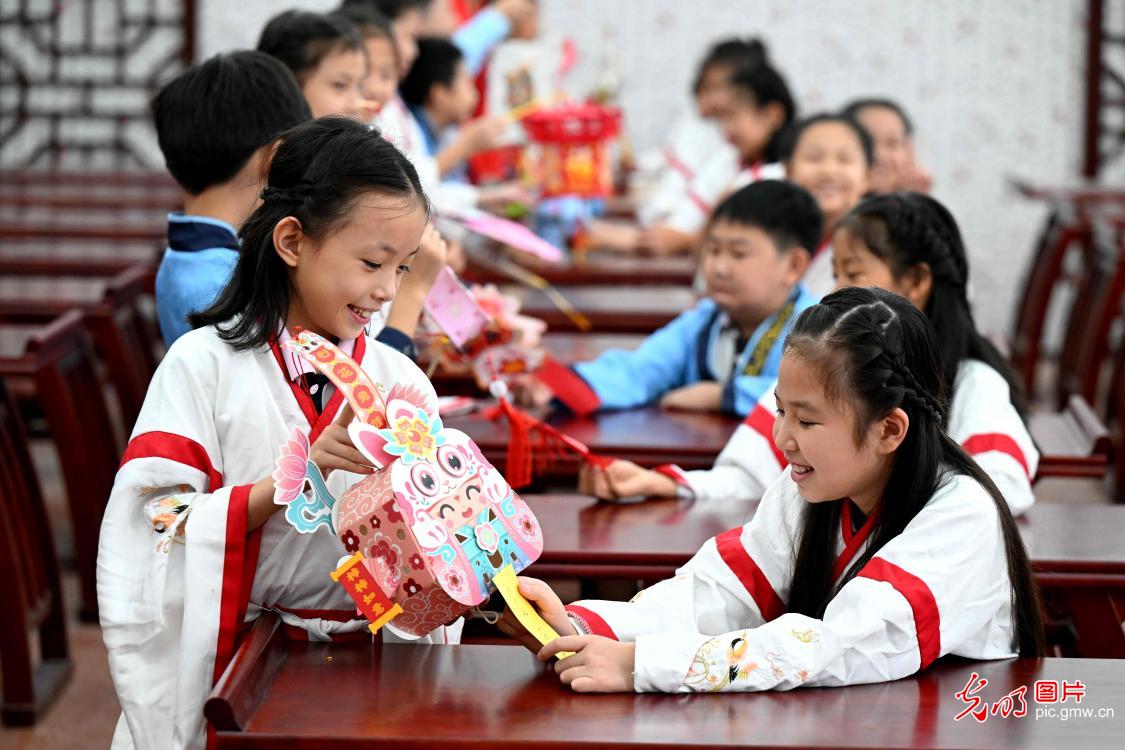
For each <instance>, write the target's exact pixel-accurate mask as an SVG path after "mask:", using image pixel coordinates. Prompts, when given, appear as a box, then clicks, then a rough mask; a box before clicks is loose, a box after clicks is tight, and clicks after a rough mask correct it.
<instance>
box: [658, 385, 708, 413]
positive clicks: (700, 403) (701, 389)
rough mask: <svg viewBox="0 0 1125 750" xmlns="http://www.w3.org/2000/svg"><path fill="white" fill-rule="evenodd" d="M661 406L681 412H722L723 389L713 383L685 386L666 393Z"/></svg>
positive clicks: (661, 400)
mask: <svg viewBox="0 0 1125 750" xmlns="http://www.w3.org/2000/svg"><path fill="white" fill-rule="evenodd" d="M660 406H661V407H663V408H665V409H679V410H681V411H720V410H721V409H722V407H723V387H722V385H720V384H719V383H715V382H712V381H707V382H703V383H693V384H692V385H685V386H684V387H683V388H677V389H676V390H674V391H668V392H667V393H665V394H664V398H662V399H660Z"/></svg>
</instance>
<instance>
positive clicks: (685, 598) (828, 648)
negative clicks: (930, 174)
mask: <svg viewBox="0 0 1125 750" xmlns="http://www.w3.org/2000/svg"><path fill="white" fill-rule="evenodd" d="M776 394H777V405H778V410H777V417H776V419H775V422H774V427H773V435H774V440H775V442H776V444H777V446H778V447H779V448H780V449H781V450H782V451H783V452H784V455H785V457H786V459H787V460H788V461H789V464H790V465H789V467H788V468H787V469H786V470H785V471H784V472H783V473H782V475H781V477H779V478H778V479H777V481H775V482H774V483H773V484H772V485H771V486H770V487H769V489H768V490H767V491H766V493H765V495H764V497H763V498H762V501H761V504H760V505H759V507H758V510H757V512H756V513H755V514H754V517H753V519H751V521H750V522H749V523H748V524H746V525H745V526H743V527H736V528H734V529H732V530H730V531H728V532H725V533H723V534H720V535H719V536H717V537H715V538H714V539H711V540H710V541H708V542H707V543H706V544H705V545H704V546H703V548H702V549H701V550H700V551H699V552H698V553H697V554H696V555H695V557H693V558H692V559H691V560H690V561H689V562H688V563H687V564H686V565H685V566H684V567H682V568H681V569H680V570H678V571H677V574H676V577H675V578H672V579H669V580H666V581H662V582H661V583H658V584H656V585H655V586H652V587H650V588H648V589H645V590H644V591H642V592H641V593H640V594H638V595H637V596H636V597H634V598H633V600H632V601H630V602H628V603H622V602H607V601H582V602H577V603H575V604H572V605H570V606H568V607H565V608H564V607H563V605H562V604H561V602H560V601H559V599H558V597H557V596H556V595H555V594H554V593H553V592H552V591H551V590H550V588H548V587H547V585H546V584H544V583H542V582H541V581H537V580H535V579H531V578H521V580H520V591H521V593H523V594H524V595H525V596H526V597H527V598H529V599H531V600H533V601H534V602H535V603H536V605H537V606H538V608H539V610H540V612H541V613H542V614H543V616H544V617H545V618H546V619H547V620H548V622H550V623H551V624H552V625H553V626H554V627H555V628H556V629H557V630H558V631H559V632H560V633H562V634H563V635H562V636H561V637H559V638H558V639H556V640H554V641H552V642H551V643H549V644H547V645H546V646H544V647H543V648H542V649H540V648H538V645H537V643H536V642H535V641H534V639H533V638H531V637H530V636H529V635H527V633H526V631H523V630H522V628H521V627H520V626H519V625H518V621H517V620H516V619H515V618H514V617H512V615H511V614H510V613H509V612H505V614H504V617H503V618H502V619H501V627H502V629H503V630H505V631H506V632H508V633H510V634H512V635H514V636H515V637H517V638H519V639H520V640H521V641H522V642H523V643H525V645H528V646H529V648H532V649H533V650H536V651H538V653H539V658H540V659H548V658H550V657H551V656H552V655H554V654H556V653H557V652H559V651H574V652H575V655H574V656H569V657H566V658H564V659H561V660H559V661H558V662H557V663H556V665H555V671H556V672H558V673H559V674H560V677H561V679H562V681H563V682H564V683H565V684H567V685H569V686H570V687H571V688H572V689H574V690H577V691H582V692H587V691H589V692H614V691H633V690H636V691H638V692H644V691H660V692H690V691H757V690H786V689H791V688H795V687H800V686H806V685H807V686H839V685H854V684H860V683H873V682H886V681H890V680H896V679H900V678H902V677H906V676H908V675H911V674H913V673H915V672H917V671H919V670H922V669H925V668H926V667H927V666H928V665H929V664H931V663H932V662H933V661H934V660H935V659H937V658H939V657H941V656H944V655H947V654H953V655H957V656H961V657H965V658H970V659H1003V658H1009V657H1012V656H1015V655H1016V654H1021V655H1039V654H1041V653H1042V650H1043V629H1042V615H1041V610H1040V603H1039V597H1038V591H1037V589H1036V587H1035V583H1034V578H1033V577H1032V573H1031V567H1030V563H1029V562H1028V557H1027V552H1026V550H1025V549H1024V547H1023V543H1022V542H1021V540H1020V537H1019V534H1018V532H1017V529H1016V525H1015V521H1014V520H1013V518H1012V514H1011V511H1009V510H1008V506H1007V504H1006V503H1005V502H1004V499H1003V498H1002V497H1001V495H1000V492H999V491H998V490H997V489H996V485H995V484H993V482H992V480H990V479H989V478H988V475H987V474H985V473H984V471H983V470H982V469H981V468H980V467H979V466H978V465H977V464H976V462H974V461H973V459H972V458H971V457H970V456H969V455H968V454H966V453H965V451H964V450H963V449H962V448H961V447H960V446H959V445H957V443H956V442H954V441H953V440H951V439H950V438H949V436H948V435H947V434H946V432H945V430H944V420H945V416H946V407H947V403H948V400H947V397H946V387H945V383H944V381H943V367H942V362H941V355H940V348H939V344H938V341H937V337H936V336H935V333H934V330H933V327H932V326H931V325H930V324H929V322H928V321H927V320H926V317H925V315H923V314H922V313H921V311H919V310H918V309H917V308H916V307H915V306H914V305H912V304H911V303H910V302H909V301H908V300H906V299H905V298H903V297H900V296H898V295H896V294H893V293H891V292H888V291H884V290H881V289H861V288H848V289H841V290H839V291H836V292H834V293H832V294H830V295H829V296H827V297H826V298H825V299H824V300H823V301H822V302H821V303H820V304H818V305H815V306H813V307H811V308H809V309H808V310H806V311H805V312H804V313H802V314H801V316H800V318H798V320H797V322H796V324H795V325H794V328H793V330H792V332H791V333H790V334H789V337H788V339H787V342H786V348H785V354H784V356H783V358H782V362H781V370H780V374H779V377H778V384H777V389H776Z"/></svg>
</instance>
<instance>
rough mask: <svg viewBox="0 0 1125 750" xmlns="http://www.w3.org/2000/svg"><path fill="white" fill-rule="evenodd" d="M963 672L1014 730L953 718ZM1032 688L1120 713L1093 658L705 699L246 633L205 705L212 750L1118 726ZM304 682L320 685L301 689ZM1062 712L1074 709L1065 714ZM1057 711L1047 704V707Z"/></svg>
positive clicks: (855, 739) (946, 744) (1004, 741)
mask: <svg viewBox="0 0 1125 750" xmlns="http://www.w3.org/2000/svg"><path fill="white" fill-rule="evenodd" d="M974 674H975V675H977V676H979V677H981V678H983V679H985V680H987V683H988V684H987V687H984V689H983V692H982V693H981V694H980V697H981V698H982V699H983V700H985V701H987V703H986V706H987V705H988V704H991V703H993V702H995V701H998V700H999V699H1000V698H1001V697H1003V696H1004V695H1006V694H1007V693H1008V692H1010V691H1012V690H1015V689H1018V688H1019V687H1021V686H1022V687H1025V688H1026V693H1027V699H1026V704H1027V709H1028V713H1027V715H1026V716H1025V717H1024V718H1022V719H1021V718H1015V717H1009V718H1007V719H1004V718H1001V717H999V716H994V717H989V718H988V721H985V722H983V723H981V722H977V721H975V720H972V719H967V720H963V721H956V720H955V717H956V716H957V715H958V714H960V713H961V712H962V711H964V709H965V707H966V706H967V705H968V706H971V705H973V704H972V703H966V702H965V701H963V700H961V699H959V698H958V697H957V693H958V692H961V691H962V690H964V689H965V688H966V686H967V685H968V684H969V683H970V681H971V680H972V678H973V676H974ZM1036 680H1053V681H1061V680H1066V681H1068V682H1070V683H1073V682H1074V681H1076V680H1080V681H1081V682H1082V684H1083V685H1084V686H1085V691H1086V694H1085V698H1086V700H1085V701H1084V703H1083V705H1084V706H1086V705H1088V706H1095V707H1099V708H1102V707H1104V708H1109V709H1112V710H1113V711H1114V712H1116V715H1117V716H1118V717H1120V715H1121V713H1122V712H1123V711H1125V670H1122V669H1121V666H1120V662H1116V661H1112V660H1101V659H1010V660H1002V661H990V662H972V661H967V660H962V659H957V658H951V657H950V658H944V659H940V660H938V662H936V663H935V664H933V665H932V666H930V667H929V668H928V669H926V670H924V671H923V672H921V673H919V674H917V675H914V676H911V677H907V678H905V679H902V680H898V681H896V682H892V683H884V684H875V685H856V686H852V687H846V688H824V689H805V690H801V689H799V690H793V691H790V692H771V693H765V694H755V693H741V694H729V695H723V696H707V695H693V696H686V695H656V694H652V695H636V694H631V693H625V694H615V695H597V694H594V695H591V694H580V693H574V692H572V691H571V690H570V689H569V688H567V687H565V686H563V685H562V684H560V682H559V679H558V677H557V676H556V675H555V674H553V673H552V672H551V670H550V669H549V668H548V667H546V666H544V665H543V664H540V663H539V662H537V661H536V660H535V658H534V657H533V655H532V654H530V653H528V652H527V651H526V650H524V649H522V648H520V647H516V646H484V645H479V646H478V645H472V646H468V645H467V646H420V645H409V644H394V645H390V644H382V645H374V644H366V643H350V644H330V643H308V642H292V641H289V640H287V638H286V636H285V634H284V630H283V629H282V628H281V626H280V623H279V622H278V620H277V618H276V617H275V616H273V615H267V616H265V617H262V618H259V620H258V621H257V622H256V623H255V624H254V626H253V627H252V628H251V630H250V632H249V634H248V636H247V637H246V639H245V640H244V641H243V643H242V645H241V647H240V648H239V650H238V652H237V653H236V654H235V657H234V659H233V660H232V662H231V664H230V667H229V668H228V669H227V670H226V671H225V672H224V674H223V675H222V677H221V679H220V680H219V681H218V684H217V685H216V687H215V689H214V690H213V691H212V693H211V696H210V698H209V699H208V701H207V703H206V707H205V709H204V713H205V715H206V716H207V718H208V719H209V720H210V721H211V723H212V724H213V725H214V726H215V728H216V730H217V731H216V734H215V740H216V746H217V747H218V748H239V749H240V750H248V749H250V748H265V747H282V746H284V747H294V748H297V747H300V748H313V747H315V748H322V749H325V750H333V749H339V750H343V749H344V748H347V749H348V750H376V749H378V750H382V748H386V747H394V748H419V749H420V748H435V747H440V748H444V749H446V750H461V749H467V748H490V749H491V748H496V749H497V750H506V749H507V748H512V749H515V748H519V750H543V749H546V748H552V749H557V748H564V747H584V748H616V749H617V750H631V749H636V750H639V749H641V748H644V749H646V750H658V749H659V750H664V749H666V748H671V747H676V748H719V747H732V748H733V747H742V748H748V747H762V748H767V747H768V748H779V747H809V748H840V747H843V746H847V747H849V748H860V749H862V748H871V749H875V750H883V749H884V748H888V749H889V748H895V749H896V750H899V749H902V748H919V749H920V750H924V749H928V748H932V749H934V750H944V749H945V748H957V750H995V749H996V748H1016V747H1019V748H1024V749H1025V750H1040V749H1044V750H1045V749H1047V748H1049V749H1050V750H1055V749H1056V748H1058V747H1063V746H1065V747H1067V748H1071V749H1072V750H1080V749H1082V748H1106V747H1114V746H1116V745H1117V744H1119V740H1120V728H1119V723H1120V718H1118V719H1117V720H1116V721H1114V720H1113V719H1108V720H1107V719H1102V720H1094V719H1090V720H1074V721H1060V720H1054V721H1049V720H1038V721H1037V720H1036V719H1035V710H1036V708H1037V705H1038V704H1036V703H1035V702H1034V695H1033V685H1034V683H1035V681H1036ZM310 686H326V687H327V688H328V691H329V693H328V694H325V692H324V690H311V691H310ZM1069 706H1073V700H1072V701H1071V703H1070V704H1068V706H1067V707H1069ZM1055 708H1057V706H1056V707H1055Z"/></svg>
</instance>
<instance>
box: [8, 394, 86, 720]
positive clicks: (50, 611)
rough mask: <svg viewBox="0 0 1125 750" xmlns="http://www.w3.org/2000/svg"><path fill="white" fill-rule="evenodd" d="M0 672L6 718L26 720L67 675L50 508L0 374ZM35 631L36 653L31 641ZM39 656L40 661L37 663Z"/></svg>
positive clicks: (39, 709) (38, 710) (33, 717)
mask: <svg viewBox="0 0 1125 750" xmlns="http://www.w3.org/2000/svg"><path fill="white" fill-rule="evenodd" d="M0 507H2V509H3V513H4V523H3V524H2V526H0V600H3V602H4V606H3V608H2V609H0V667H2V669H0V674H2V680H3V720H4V723H5V724H16V725H29V724H33V723H35V720H36V718H37V717H38V716H39V715H41V713H42V712H43V710H44V709H45V708H46V707H47V706H48V705H49V704H50V703H51V701H52V700H53V699H54V698H55V697H56V696H57V695H58V693H59V690H60V689H61V688H62V687H63V686H64V685H65V684H66V682H67V679H68V678H69V677H70V672H71V662H70V657H69V654H68V651H67V642H66V615H65V612H64V609H63V599H62V587H61V585H60V582H59V568H58V561H57V559H56V557H55V545H54V541H53V540H52V537H51V528H50V524H49V523H48V520H47V511H46V508H45V507H44V505H43V497H42V495H41V493H40V490H39V483H38V480H37V479H36V476H35V470H34V469H33V468H32V462H31V455H30V454H29V453H28V450H27V433H26V432H25V431H24V427H23V422H22V421H21V420H20V416H19V411H18V409H17V408H16V406H15V402H14V401H13V400H12V397H11V394H10V393H9V392H8V388H7V385H6V384H5V383H4V382H3V381H2V380H0ZM33 630H34V631H37V632H38V639H37V640H38V644H39V658H38V659H36V657H35V654H34V649H33V648H32V639H31V638H30V637H29V635H30V633H31V632H32V631H33ZM37 662H38V664H37Z"/></svg>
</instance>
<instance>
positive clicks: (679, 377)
mask: <svg viewBox="0 0 1125 750" xmlns="http://www.w3.org/2000/svg"><path fill="white" fill-rule="evenodd" d="M820 231H821V229H820V212H819V211H818V210H817V207H816V202H815V201H814V200H813V199H812V196H810V195H809V194H808V193H807V192H805V191H804V190H802V189H801V188H799V187H797V186H795V185H792V184H790V183H787V182H782V181H780V180H763V181H761V182H757V183H754V184H752V185H749V186H747V187H745V188H743V189H741V190H739V191H737V192H735V193H734V194H732V195H731V196H729V197H728V198H727V199H726V200H724V201H723V202H722V203H720V204H719V207H718V208H716V209H715V213H714V215H713V216H712V217H711V223H710V225H709V226H708V228H707V235H706V240H705V241H704V243H703V251H702V259H701V272H702V274H703V277H704V280H705V282H706V284H707V293H708V299H705V300H703V301H702V302H700V303H699V304H698V305H697V306H696V307H695V308H693V309H691V310H689V311H687V312H685V313H683V314H682V315H680V316H679V317H677V318H676V319H675V320H673V321H672V322H671V323H669V324H668V325H666V326H664V327H663V328H661V329H660V330H659V331H657V332H656V333H654V334H653V335H652V336H649V337H648V338H647V339H646V340H645V342H644V343H643V344H641V346H640V348H639V349H637V350H636V351H633V352H626V351H622V350H611V351H608V352H606V353H604V354H603V355H602V356H600V357H598V358H597V359H596V360H594V361H593V362H584V363H581V364H578V365H575V366H574V368H573V370H566V369H563V368H557V370H554V371H552V372H553V376H552V377H551V378H550V379H551V380H552V384H551V386H550V387H548V386H546V385H545V384H543V383H542V381H537V380H534V379H533V380H531V381H530V383H529V384H528V385H525V386H524V389H525V390H524V392H523V393H521V394H520V396H521V400H524V401H528V400H530V401H531V402H532V403H535V404H542V403H546V401H548V400H549V399H550V396H551V394H552V390H553V392H554V395H556V396H558V397H559V398H560V399H561V400H562V401H564V402H565V403H566V404H567V405H568V406H570V407H571V408H572V409H573V410H575V411H577V412H587V411H592V410H594V409H598V408H608V409H628V408H632V407H636V406H643V405H645V404H649V403H653V402H655V401H658V400H659V402H660V404H661V406H664V407H666V408H673V409H689V410H695V411H716V412H717V411H722V412H725V413H728V414H738V415H741V416H745V415H746V414H747V412H748V411H749V410H750V409H752V408H753V407H754V404H755V403H757V401H758V399H759V398H760V397H761V396H762V393H763V391H764V389H766V388H768V387H770V386H771V385H772V384H773V380H774V378H775V377H776V375H777V365H778V362H779V361H780V359H781V344H782V342H783V341H784V339H785V333H786V331H788V329H789V327H790V326H791V325H792V324H793V320H794V319H796V316H797V314H798V313H800V312H801V310H803V309H805V308H806V307H808V306H809V305H811V304H813V302H814V301H815V300H814V298H813V297H812V296H811V295H810V294H809V293H808V292H806V291H805V290H804V288H803V287H802V286H801V285H800V284H799V283H798V281H799V279H800V278H801V275H802V274H803V273H804V271H805V266H806V264H807V263H808V259H809V253H811V252H812V250H813V248H815V247H816V243H817V241H818V238H819V237H820Z"/></svg>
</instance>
